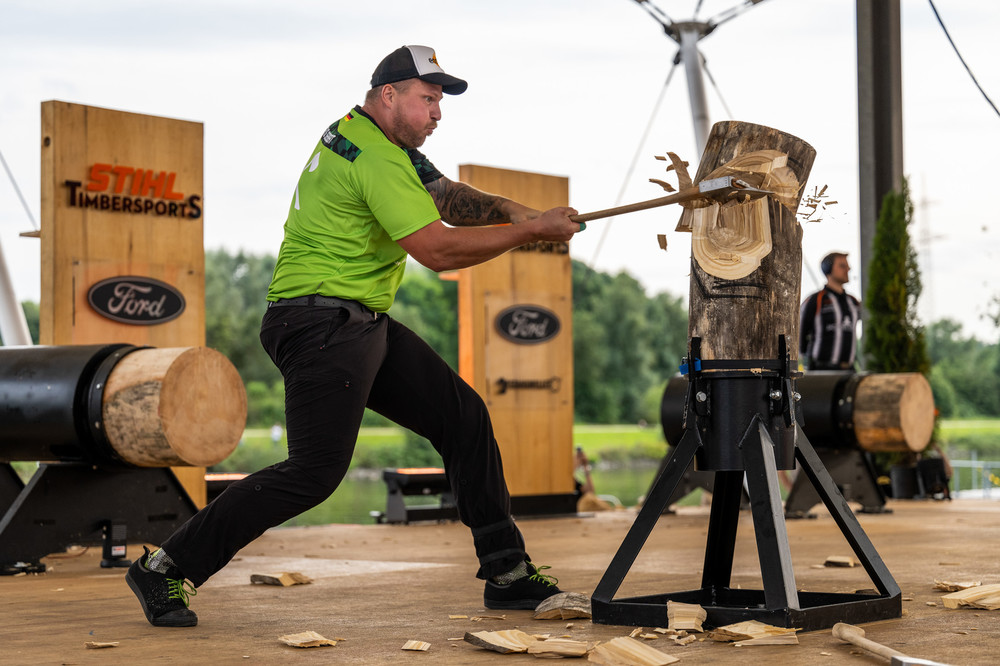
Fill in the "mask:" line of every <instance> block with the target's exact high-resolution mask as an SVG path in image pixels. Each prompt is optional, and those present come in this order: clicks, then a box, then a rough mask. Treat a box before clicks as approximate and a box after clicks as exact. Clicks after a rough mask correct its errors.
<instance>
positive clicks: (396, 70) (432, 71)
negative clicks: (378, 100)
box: [372, 46, 469, 95]
mask: <svg viewBox="0 0 1000 666" xmlns="http://www.w3.org/2000/svg"><path fill="white" fill-rule="evenodd" d="M406 79H420V80H421V81H427V82H428V83H435V84H437V85H439V86H441V90H443V91H444V92H446V93H448V94H449V95H461V94H462V93H464V92H465V89H466V88H468V87H469V84H468V83H466V82H465V81H463V80H462V79H459V78H457V77H454V76H451V75H450V74H445V72H444V70H443V69H441V65H439V64H438V61H437V55H436V54H435V53H434V49H432V48H431V47H429V46H400V47H399V48H398V49H396V50H395V51H393V52H392V53H390V54H389V55H387V56H386V57H385V58H383V59H382V62H380V63H379V64H378V67H376V68H375V71H374V72H373V73H372V88H376V87H378V86H383V85H385V84H386V83H395V82H397V81H405V80H406Z"/></svg>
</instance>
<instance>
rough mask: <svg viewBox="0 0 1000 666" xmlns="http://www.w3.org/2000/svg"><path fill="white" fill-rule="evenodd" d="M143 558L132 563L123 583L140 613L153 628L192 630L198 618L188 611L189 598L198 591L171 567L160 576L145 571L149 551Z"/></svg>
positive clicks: (147, 550) (146, 549)
mask: <svg viewBox="0 0 1000 666" xmlns="http://www.w3.org/2000/svg"><path fill="white" fill-rule="evenodd" d="M142 549H143V550H144V551H146V552H145V553H144V554H143V556H142V557H140V558H139V559H138V560H136V561H135V562H133V563H132V566H130V567H129V568H128V572H127V573H126V574H125V582H126V583H128V586H129V587H131V588H132V591H133V592H135V596H137V597H139V603H140V604H142V612H143V613H145V614H146V619H147V620H149V623H150V624H151V625H153V626H154V627H193V626H195V625H196V624H198V616H197V615H195V613H194V611H193V610H191V609H189V608H188V595H191V596H194V595H196V594H198V592H197V591H196V590H195V589H194V586H193V585H191V583H189V582H187V581H186V580H184V576H183V575H182V574H181V572H180V571H179V570H178V569H177V567H171V568H170V569H169V570H168V571H167V573H165V574H161V573H158V572H156V571H150V570H149V569H147V568H146V562H147V560H149V548H146V547H145V546H143V547H142Z"/></svg>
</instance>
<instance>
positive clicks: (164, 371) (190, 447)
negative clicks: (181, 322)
mask: <svg viewBox="0 0 1000 666" xmlns="http://www.w3.org/2000/svg"><path fill="white" fill-rule="evenodd" d="M103 414H104V421H105V431H106V432H107V435H108V439H109V441H110V442H111V446H112V448H114V449H115V451H116V452H117V453H118V455H119V456H121V457H122V459H123V460H125V461H126V462H129V463H131V464H134V465H138V466H141V467H161V466H185V465H190V466H194V467H208V466H211V465H214V464H216V463H218V462H220V461H222V460H224V459H225V458H226V457H227V456H228V455H229V454H230V453H232V452H233V450H234V449H235V448H236V445H237V444H239V440H240V436H241V435H242V434H243V429H244V427H245V426H246V414H247V399H246V391H245V390H244V388H243V382H242V380H241V379H240V376H239V373H238V372H237V371H236V368H235V367H233V365H232V363H230V362H229V359H227V358H226V357H225V356H223V355H222V354H221V353H219V352H217V351H215V350H213V349H208V348H206V347H181V348H163V349H140V350H137V351H134V352H132V353H131V354H128V355H126V356H125V357H123V358H122V360H121V361H119V363H118V364H117V365H116V366H115V368H114V369H113V370H112V372H111V375H110V377H109V378H108V382H107V387H106V389H105V393H104V404H103Z"/></svg>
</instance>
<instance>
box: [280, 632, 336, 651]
mask: <svg viewBox="0 0 1000 666" xmlns="http://www.w3.org/2000/svg"><path fill="white" fill-rule="evenodd" d="M278 640H279V641H281V642H282V643H284V644H285V645H291V646H292V647H297V648H310V647H321V646H324V645H330V646H333V647H335V646H336V645H337V641H331V640H330V639H329V638H324V637H323V636H320V635H319V634H317V633H316V632H315V631H303V632H300V633H297V634H287V635H285V636H278Z"/></svg>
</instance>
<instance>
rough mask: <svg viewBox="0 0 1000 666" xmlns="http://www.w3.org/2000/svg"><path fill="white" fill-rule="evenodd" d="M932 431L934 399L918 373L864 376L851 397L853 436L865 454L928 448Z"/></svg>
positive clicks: (928, 386)
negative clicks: (867, 452)
mask: <svg viewBox="0 0 1000 666" xmlns="http://www.w3.org/2000/svg"><path fill="white" fill-rule="evenodd" d="M933 431H934V395H933V393H932V392H931V385H930V383H929V382H928V381H927V378H925V377H924V376H923V375H921V374H920V373H918V372H899V373H885V374H873V375H867V376H865V377H864V378H862V380H861V382H860V383H859V384H858V388H857V391H856V392H855V396H854V433H855V436H856V437H857V439H858V444H859V445H860V446H861V447H862V448H863V449H865V450H867V451H872V452H878V451H913V452H917V453H919V452H920V451H923V450H924V449H925V448H927V445H928V444H929V443H930V441H931V434H932V433H933Z"/></svg>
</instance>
